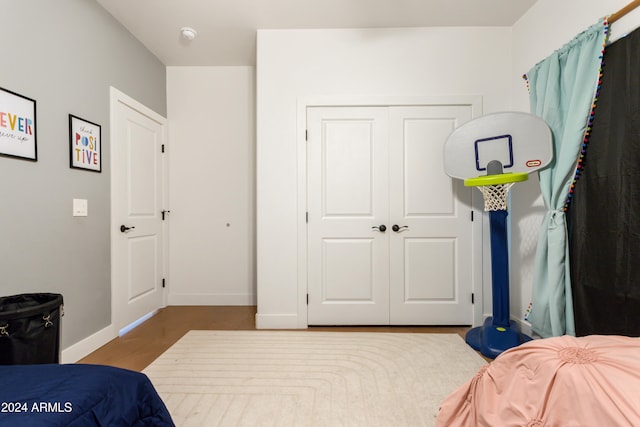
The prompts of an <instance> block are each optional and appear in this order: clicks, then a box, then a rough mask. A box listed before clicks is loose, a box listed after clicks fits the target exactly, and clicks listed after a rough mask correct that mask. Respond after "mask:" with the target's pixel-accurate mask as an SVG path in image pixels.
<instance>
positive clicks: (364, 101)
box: [296, 95, 484, 329]
mask: <svg viewBox="0 0 640 427" xmlns="http://www.w3.org/2000/svg"><path fill="white" fill-rule="evenodd" d="M420 105H460V106H464V105H468V106H469V107H471V118H472V119H474V118H477V117H480V116H481V115H482V96H480V95H469V96H453V95H452V96H416V97H413V96H411V97H394V96H389V97H387V96H383V97H377V96H353V97H341V96H328V97H302V98H298V102H297V117H296V141H297V144H296V145H297V162H298V165H297V166H298V167H297V171H298V172H297V188H298V215H297V217H298V221H297V229H298V328H300V329H304V328H307V327H308V326H309V323H308V320H307V289H308V283H307V280H308V279H307V262H308V259H307V221H306V212H307V141H306V131H307V108H309V107H365V106H367V107H374V106H375V107H392V106H420ZM471 197H472V205H473V208H474V211H476V212H478V213H482V212H483V206H484V205H483V204H482V197H479V195H478V194H476V192H472V196H471ZM478 217H480V218H482V215H478ZM482 222H483V221H482V220H476V221H474V222H473V223H472V227H473V231H472V233H473V249H472V250H473V265H472V269H473V283H472V285H471V289H472V292H473V293H474V295H475V304H474V305H473V322H474V326H477V325H480V324H482V321H483V313H484V307H483V306H484V298H483V282H484V280H483V268H482V235H483V227H482ZM478 278H480V279H478Z"/></svg>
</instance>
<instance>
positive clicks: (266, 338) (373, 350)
mask: <svg viewBox="0 0 640 427" xmlns="http://www.w3.org/2000/svg"><path fill="white" fill-rule="evenodd" d="M484 364H486V362H485V361H484V359H482V358H481V357H480V356H478V355H477V354H476V353H475V352H474V351H473V350H471V348H469V347H468V346H467V345H466V344H465V343H464V341H463V340H462V338H460V337H459V336H458V335H455V334H420V333H374V332H315V331H190V332H189V333H187V334H186V335H185V336H184V337H182V338H181V339H180V340H179V341H178V342H177V343H176V344H174V345H173V346H172V347H171V348H170V349H168V350H167V351H166V352H165V353H163V354H162V355H161V356H160V357H159V358H158V359H156V360H155V361H154V362H153V363H152V364H151V365H149V366H148V367H147V368H146V369H145V370H144V373H145V374H147V375H148V376H149V378H150V379H151V381H152V382H153V384H154V386H155V387H156V389H157V390H158V393H159V394H160V396H161V397H162V399H163V400H164V402H165V404H166V405H167V408H168V409H169V412H170V413H171V415H172V417H173V418H174V421H175V423H176V425H177V426H180V427H182V426H207V427H208V426H412V427H413V426H432V425H433V424H434V422H435V416H436V414H437V411H438V407H439V404H440V402H441V401H442V400H443V399H444V398H445V397H446V396H447V395H448V394H449V393H451V392H453V391H454V390H455V389H456V388H457V387H459V386H460V385H462V384H464V383H465V382H466V381H467V380H468V379H469V378H471V377H472V376H473V375H474V374H475V373H476V372H477V371H478V369H479V368H480V367H482V366H483V365H484Z"/></svg>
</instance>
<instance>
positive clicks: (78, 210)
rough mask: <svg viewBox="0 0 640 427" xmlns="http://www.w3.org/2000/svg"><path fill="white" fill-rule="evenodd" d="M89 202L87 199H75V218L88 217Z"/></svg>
mask: <svg viewBox="0 0 640 427" xmlns="http://www.w3.org/2000/svg"><path fill="white" fill-rule="evenodd" d="M88 215H89V202H88V201H87V199H73V216H88Z"/></svg>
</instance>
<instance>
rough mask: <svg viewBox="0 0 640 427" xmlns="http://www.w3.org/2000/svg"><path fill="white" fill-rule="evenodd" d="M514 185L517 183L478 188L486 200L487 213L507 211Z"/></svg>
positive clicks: (485, 208)
mask: <svg viewBox="0 0 640 427" xmlns="http://www.w3.org/2000/svg"><path fill="white" fill-rule="evenodd" d="M513 184H515V182H508V183H506V184H494V185H480V186H478V190H480V192H481V193H482V197H483V198H484V210H485V212H489V211H506V210H507V196H508V195H509V190H510V189H511V187H513Z"/></svg>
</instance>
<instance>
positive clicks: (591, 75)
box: [526, 20, 608, 337]
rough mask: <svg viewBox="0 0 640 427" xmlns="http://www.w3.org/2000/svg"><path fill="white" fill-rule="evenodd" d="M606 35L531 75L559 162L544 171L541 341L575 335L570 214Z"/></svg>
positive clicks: (556, 56)
mask: <svg viewBox="0 0 640 427" xmlns="http://www.w3.org/2000/svg"><path fill="white" fill-rule="evenodd" d="M607 30H608V25H607V23H606V22H605V21H604V20H603V21H601V22H599V23H598V24H596V25H593V26H591V27H590V28H588V29H587V30H586V31H584V32H583V33H581V34H579V35H578V36H576V37H575V38H574V39H573V40H572V41H571V42H569V43H568V44H566V45H565V46H563V47H562V48H561V49H559V50H557V51H556V52H554V53H553V54H552V55H551V56H549V57H548V58H546V59H545V60H543V61H542V62H540V63H538V64H536V65H535V66H534V67H533V68H532V69H531V70H530V71H529V72H528V73H527V74H526V79H527V81H528V85H529V96H530V102H531V112H532V113H534V114H536V115H538V116H540V117H541V118H543V119H544V120H545V121H546V122H547V124H548V125H549V127H550V128H551V133H552V135H553V155H554V159H553V161H552V162H551V164H550V166H548V167H547V168H546V169H544V170H541V171H540V172H539V177H540V189H541V191H542V196H543V198H544V203H545V206H546V208H547V211H546V213H545V215H544V218H543V221H542V226H541V230H540V237H539V239H538V247H537V252H536V257H535V266H534V268H535V269H534V279H533V300H532V302H533V304H532V308H531V313H530V315H529V321H530V322H531V326H532V329H533V331H534V332H535V333H537V334H539V335H540V336H542V337H551V336H559V335H564V334H567V335H575V325H574V317H573V300H572V296H571V278H570V269H569V239H568V236H567V224H566V216H565V210H566V205H567V200H568V199H567V197H570V193H569V190H570V187H571V185H572V182H573V180H574V177H575V172H576V167H579V163H578V160H579V158H580V151H581V147H582V144H583V140H584V139H585V136H586V133H587V124H588V122H589V117H590V114H591V113H592V107H593V106H594V99H595V94H596V91H597V88H598V80H599V74H600V69H601V62H602V55H603V49H604V45H605V42H606V37H607ZM569 200H570V199H569Z"/></svg>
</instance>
